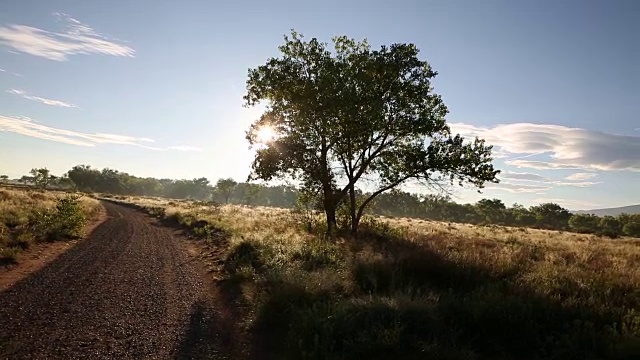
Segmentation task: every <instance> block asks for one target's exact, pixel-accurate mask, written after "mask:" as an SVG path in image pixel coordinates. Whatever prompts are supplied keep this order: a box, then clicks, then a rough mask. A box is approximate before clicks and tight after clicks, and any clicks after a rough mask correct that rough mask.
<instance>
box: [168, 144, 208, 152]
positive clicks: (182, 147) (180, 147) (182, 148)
mask: <svg viewBox="0 0 640 360" xmlns="http://www.w3.org/2000/svg"><path fill="white" fill-rule="evenodd" d="M168 149H169V150H177V151H203V150H202V149H201V148H199V147H195V146H190V145H176V146H169V147H168Z"/></svg>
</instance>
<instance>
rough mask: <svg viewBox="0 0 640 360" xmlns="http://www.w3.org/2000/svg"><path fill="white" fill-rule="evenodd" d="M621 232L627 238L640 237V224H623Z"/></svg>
mask: <svg viewBox="0 0 640 360" xmlns="http://www.w3.org/2000/svg"><path fill="white" fill-rule="evenodd" d="M622 232H623V233H624V234H625V235H627V236H632V237H640V222H635V221H634V222H630V223H627V224H625V226H624V227H623V228H622Z"/></svg>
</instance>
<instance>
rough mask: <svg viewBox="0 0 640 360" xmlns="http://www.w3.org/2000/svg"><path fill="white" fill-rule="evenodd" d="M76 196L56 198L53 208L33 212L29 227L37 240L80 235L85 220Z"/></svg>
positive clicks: (59, 238)
mask: <svg viewBox="0 0 640 360" xmlns="http://www.w3.org/2000/svg"><path fill="white" fill-rule="evenodd" d="M78 199H79V198H78V197H77V196H73V195H67V196H65V197H64V198H61V199H58V200H57V203H56V207H55V209H53V210H45V211H41V212H38V213H36V214H34V215H33V216H32V218H31V220H30V227H31V229H32V230H33V233H34V234H35V238H36V240H37V241H57V240H62V239H76V238H78V237H80V235H81V231H82V228H83V226H84V224H85V222H86V218H85V215H84V213H83V212H82V208H81V206H80V204H79V203H78Z"/></svg>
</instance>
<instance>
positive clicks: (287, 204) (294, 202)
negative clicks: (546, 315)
mask: <svg viewBox="0 0 640 360" xmlns="http://www.w3.org/2000/svg"><path fill="white" fill-rule="evenodd" d="M2 179H3V180H4V181H6V179H4V178H2ZM20 182H22V183H24V184H31V185H35V186H39V187H42V188H58V189H75V190H78V191H84V192H97V193H109V194H114V195H137V196H158V197H165V198H173V199H193V200H201V201H213V202H216V203H232V204H245V205H260V206H272V207H282V208H294V207H296V206H300V201H301V200H303V201H306V202H314V201H315V202H316V204H315V205H314V206H312V207H315V208H317V209H321V204H317V202H321V200H320V199H319V198H318V197H314V196H309V194H306V193H302V192H300V191H299V190H298V189H297V188H296V187H294V186H290V185H277V186H267V185H261V184H253V183H246V182H236V181H235V180H233V179H231V178H226V179H219V180H218V181H217V182H216V183H215V184H212V183H210V181H209V180H208V179H207V178H204V177H202V178H196V179H192V180H184V179H183V180H173V179H156V178H151V177H147V178H142V177H137V176H134V175H130V174H127V173H125V172H120V171H118V170H113V169H108V168H105V169H102V170H99V169H95V168H92V167H91V166H89V165H77V166H74V167H73V168H72V169H71V170H69V171H68V172H67V173H65V174H64V175H62V176H54V175H52V174H51V173H50V172H49V170H47V169H46V168H42V169H32V170H31V171H30V175H28V176H27V175H26V176H23V177H22V178H21V179H20ZM312 195H313V194H312ZM356 195H357V198H358V199H362V198H366V196H367V194H366V193H363V192H362V191H357V194H356ZM369 212H370V213H373V214H377V215H385V216H394V217H412V218H420V219H430V220H437V221H446V222H456V223H470V224H476V225H504V226H517V227H531V228H539V229H548V230H560V231H574V232H578V233H584V234H597V235H603V236H609V237H612V238H615V237H618V236H621V235H627V236H634V237H640V214H621V215H618V216H615V217H614V216H603V217H600V216H596V215H592V214H572V213H571V212H570V211H569V210H567V209H565V208H563V207H561V206H560V205H558V204H554V203H544V204H540V205H536V206H531V207H528V208H527V207H525V206H523V205H519V204H514V205H512V206H511V207H507V206H506V205H505V204H504V203H503V202H502V201H501V200H499V199H482V200H480V201H478V202H476V203H475V204H459V203H456V202H455V201H453V200H452V199H451V197H449V196H446V195H438V194H412V193H409V192H405V191H401V190H398V189H394V190H391V191H389V192H386V193H383V194H380V195H379V196H378V197H377V198H376V201H374V202H372V203H371V204H369Z"/></svg>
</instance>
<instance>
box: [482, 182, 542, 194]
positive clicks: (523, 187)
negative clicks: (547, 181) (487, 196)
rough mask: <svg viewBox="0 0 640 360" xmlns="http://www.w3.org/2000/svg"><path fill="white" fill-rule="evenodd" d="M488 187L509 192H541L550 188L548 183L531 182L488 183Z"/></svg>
mask: <svg viewBox="0 0 640 360" xmlns="http://www.w3.org/2000/svg"><path fill="white" fill-rule="evenodd" d="M487 188H488V189H494V190H502V191H507V192H510V193H541V192H544V191H547V190H550V189H551V188H552V186H549V185H544V184H541V185H531V184H514V183H510V182H501V183H499V184H489V185H487Z"/></svg>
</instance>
